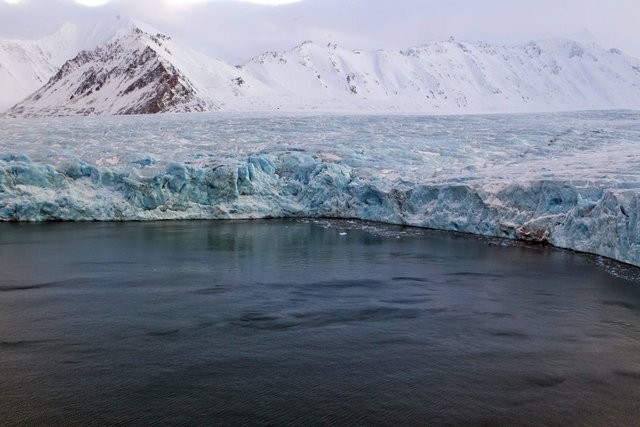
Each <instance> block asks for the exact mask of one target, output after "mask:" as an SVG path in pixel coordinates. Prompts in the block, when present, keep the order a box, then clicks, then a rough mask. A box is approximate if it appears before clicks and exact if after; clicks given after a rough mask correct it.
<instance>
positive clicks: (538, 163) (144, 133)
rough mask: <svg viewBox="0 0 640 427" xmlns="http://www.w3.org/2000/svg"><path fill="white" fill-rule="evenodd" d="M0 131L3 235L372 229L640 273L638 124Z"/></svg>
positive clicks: (551, 121) (87, 125)
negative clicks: (202, 225)
mask: <svg viewBox="0 0 640 427" xmlns="http://www.w3.org/2000/svg"><path fill="white" fill-rule="evenodd" d="M0 124H1V126H0V220H2V221H58V220H62V221H124V220H165V219H233V218H238V219H239V218H276V217H278V218H281V217H331V218H357V219H363V220H372V221H380V222H385V223H392V224H404V225H410V226H418V227H427V228H433V229H440V230H451V231H457V232H464V233H473V234H479V235H483V236H495V237H502V238H510V239H523V240H527V241H533V242H546V243H550V244H553V245H555V246H558V247H562V248H569V249H574V250H577V251H583V252H588V253H593V254H598V255H602V256H606V257H610V258H613V259H616V260H619V261H622V262H626V263H630V264H634V265H640V241H639V239H640V232H639V230H638V226H639V221H638V212H639V209H638V199H639V194H640V191H639V189H640V177H639V175H638V171H639V170H640V147H639V145H638V144H639V143H640V113H637V112H631V111H585V112H574V113H553V114H552V113H543V114H515V115H466V116H465V115H458V116H412V115H393V116H389V115H318V114H315V115H310V114H287V115H284V114H283V115H273V114H269V115H267V114H257V113H256V114H251V113H245V114H239V113H215V114H206V113H193V114H168V115H167V114H165V115H151V116H103V117H63V118H54V117H47V118H30V119H2V120H1V121H0ZM17 147H19V149H18V148H17Z"/></svg>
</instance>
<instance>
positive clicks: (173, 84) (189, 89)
mask: <svg viewBox="0 0 640 427" xmlns="http://www.w3.org/2000/svg"><path fill="white" fill-rule="evenodd" d="M129 22H130V24H129V26H128V27H126V28H125V29H124V30H121V31H119V32H118V37H116V38H112V39H111V42H110V43H109V44H108V45H102V46H99V47H98V48H97V49H95V50H92V51H88V52H83V53H81V54H79V55H78V56H77V57H75V58H74V59H73V60H70V61H68V62H67V63H65V64H64V66H63V67H62V70H61V71H60V72H59V73H58V74H57V75H55V76H54V77H53V78H52V79H51V80H50V81H48V82H47V84H46V85H45V86H44V87H42V88H40V89H39V90H38V91H37V92H36V93H34V94H32V95H31V96H30V97H28V98H27V99H25V100H24V101H23V102H21V103H20V104H19V105H17V106H16V107H15V108H13V109H12V110H10V111H9V112H8V115H9V116H38V115H74V114H82V115H86V114H134V113H156V112H183V111H213V110H226V111H270V110H281V111H325V112H367V111H368V112H409V113H474V112H532V111H559V110H586V109H639V108H640V60H638V59H636V58H632V57H629V56H627V55H625V54H623V53H622V52H620V51H618V50H615V49H612V50H604V49H602V48H600V47H598V46H596V45H583V44H580V43H577V42H574V41H570V40H545V41H540V42H531V43H528V44H526V45H522V46H515V47H506V46H492V45H488V44H485V43H465V42H459V41H456V40H453V39H450V40H448V41H444V42H433V43H429V44H426V45H424V46H420V47H417V48H412V49H408V50H406V51H400V52H387V51H381V50H378V51H360V50H349V49H344V48H342V47H339V46H338V45H336V44H330V45H323V46H320V45H317V44H315V43H313V42H305V43H303V44H301V45H299V46H297V47H295V48H294V49H292V50H290V51H286V52H268V53H265V54H262V55H260V56H258V57H255V58H252V59H251V60H249V61H248V62H247V63H246V64H244V65H242V66H235V67H234V66H231V65H229V64H227V63H224V62H223V61H220V60H216V59H212V58H209V57H207V56H205V55H202V54H200V53H197V52H195V51H193V50H191V49H189V48H187V47H184V46H182V45H180V44H179V43H176V42H175V41H174V40H172V39H171V38H170V37H168V36H165V35H162V34H160V33H159V32H158V31H157V30H154V29H153V28H150V27H148V26H146V25H144V24H142V23H138V22H132V21H129ZM111 33H113V31H112V32H111ZM47 70H50V68H47ZM41 74H43V75H44V74H46V73H41Z"/></svg>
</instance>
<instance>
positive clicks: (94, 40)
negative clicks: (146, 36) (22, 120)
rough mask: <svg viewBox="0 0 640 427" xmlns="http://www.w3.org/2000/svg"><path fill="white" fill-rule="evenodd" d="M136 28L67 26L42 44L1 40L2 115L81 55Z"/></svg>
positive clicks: (115, 23)
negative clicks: (79, 53)
mask: <svg viewBox="0 0 640 427" xmlns="http://www.w3.org/2000/svg"><path fill="white" fill-rule="evenodd" d="M132 25H133V24H132V22H131V21H128V20H114V21H112V22H106V23H105V22H100V23H85V24H76V23H66V24H64V25H63V26H62V27H60V29H58V31H56V32H55V33H53V34H51V35H49V36H47V37H44V38H42V39H39V40H1V39H0V88H1V89H2V97H0V111H4V110H6V109H7V108H9V107H11V106H13V105H15V104H16V103H17V102H19V101H21V100H23V99H24V98H25V97H26V96H27V95H29V94H31V93H32V92H34V91H36V90H37V89H39V88H40V87H42V85H44V84H45V83H46V82H47V81H48V80H49V78H51V76H53V75H54V74H55V73H56V71H57V70H58V69H59V68H60V67H61V66H62V65H63V64H64V63H65V61H67V60H68V59H69V58H73V57H74V56H75V55H77V54H78V52H79V51H81V50H84V49H93V48H95V47H96V46H98V45H100V44H102V43H106V42H108V41H110V40H112V39H114V38H116V37H118V36H119V35H122V34H124V33H126V32H127V29H129V28H131V26H132Z"/></svg>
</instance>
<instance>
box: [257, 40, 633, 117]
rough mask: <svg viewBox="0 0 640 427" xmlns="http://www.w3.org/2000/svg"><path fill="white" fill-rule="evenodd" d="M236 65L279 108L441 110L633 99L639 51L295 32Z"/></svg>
mask: <svg viewBox="0 0 640 427" xmlns="http://www.w3.org/2000/svg"><path fill="white" fill-rule="evenodd" d="M245 68H246V69H247V70H249V71H250V72H251V73H252V74H254V75H256V76H257V77H258V78H259V79H261V80H262V81H264V82H265V83H267V84H268V85H270V86H271V87H274V88H276V89H277V90H279V91H280V92H281V93H282V94H283V95H284V96H285V97H286V101H283V103H284V104H285V107H289V108H290V106H295V107H297V108H300V107H302V108H305V107H306V108H313V107H312V106H316V108H320V109H333V108H334V107H338V109H340V108H342V109H362V108H364V109H374V110H384V111H412V112H449V113H456V112H494V111H503V112H504V111H546V110H576V109H578V110H579V109H610V108H636V109H637V108H640V98H639V96H640V60H637V59H635V58H631V57H628V56H626V55H624V54H622V53H621V52H620V51H617V50H611V51H606V50H604V49H602V48H599V47H598V46H595V45H593V46H585V45H582V44H579V43H577V42H574V41H570V40H545V41H540V42H531V43H529V44H526V45H524V46H516V47H504V46H492V45H488V44H484V43H463V42H458V41H456V40H453V39H451V40H449V41H445V42H434V43H430V44H426V45H424V46H421V47H417V48H412V49H409V50H406V51H403V52H387V51H381V50H379V51H359V50H348V49H344V48H341V47H339V46H337V45H335V44H330V45H328V46H319V45H317V44H314V43H312V42H305V43H303V44H302V45H300V46H298V47H296V48H295V49H293V50H291V51H288V52H284V53H276V52H271V53H267V54H263V55H261V56H259V57H256V58H253V59H252V60H251V61H250V62H249V63H248V64H246V65H245ZM286 104H288V105H286ZM295 107H294V109H296V108H295Z"/></svg>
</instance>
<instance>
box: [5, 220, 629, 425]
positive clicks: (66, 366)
mask: <svg viewBox="0 0 640 427" xmlns="http://www.w3.org/2000/svg"><path fill="white" fill-rule="evenodd" d="M345 233H346V234H345ZM0 271H1V276H0V424H1V425H14V424H24V425H34V424H44V425H60V424H65V425H104V424H123V425H149V424H162V425H166V424H170V425H173V424H182V425H243V424H244V425H267V424H270V425H318V424H319V425H381V424H382V425H412V424H416V425H439V424H455V425H458V424H464V425H514V424H517V425H540V424H546V425H638V424H639V423H640V281H638V279H637V276H638V271H637V270H636V269H634V268H630V267H625V266H622V265H618V264H615V263H609V262H604V261H602V260H599V259H598V258H595V257H590V256H586V255H581V254H575V253H572V252H568V251H562V250H557V249H552V248H547V247H541V246H526V245H521V244H515V243H508V242H501V241H496V240H484V239H478V238H473V237H467V236H461V235H450V234H444V233H436V232H429V231H424V230H416V229H404V228H398V227H390V226H381V225H380V226H377V225H372V224H367V223H358V222H329V221H253V222H166V223H89V224H78V223H74V224H0Z"/></svg>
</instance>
